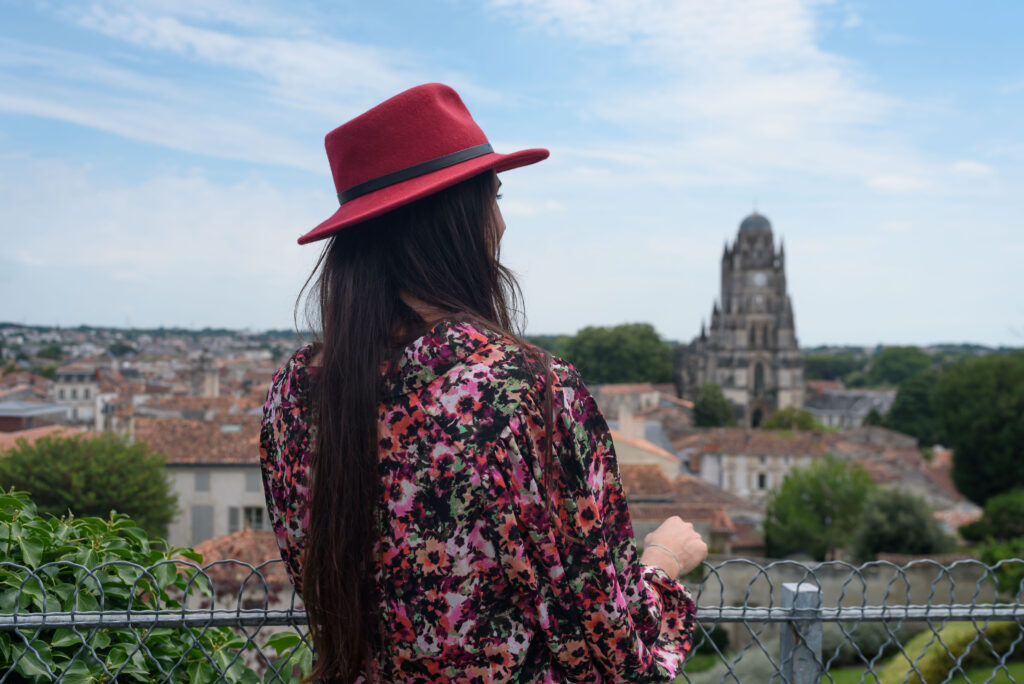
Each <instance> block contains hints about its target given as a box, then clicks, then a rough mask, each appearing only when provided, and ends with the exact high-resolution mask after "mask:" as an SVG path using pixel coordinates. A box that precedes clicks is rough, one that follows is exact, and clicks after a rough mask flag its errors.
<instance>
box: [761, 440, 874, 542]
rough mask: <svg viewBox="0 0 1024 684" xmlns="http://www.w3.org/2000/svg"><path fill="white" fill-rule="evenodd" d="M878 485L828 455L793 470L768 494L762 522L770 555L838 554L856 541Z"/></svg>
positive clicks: (866, 476) (858, 469) (865, 474)
mask: <svg viewBox="0 0 1024 684" xmlns="http://www.w3.org/2000/svg"><path fill="white" fill-rule="evenodd" d="M874 489H875V484H874V483H873V482H872V481H871V478H869V477H868V474H867V473H866V472H864V469H863V468H860V467H859V466H854V467H849V466H848V465H847V464H846V462H844V461H842V460H840V459H838V458H836V457H835V456H833V455H831V454H829V455H828V456H826V457H825V458H822V459H820V460H818V461H816V462H815V463H813V464H812V465H811V466H810V467H809V468H801V469H796V470H793V471H791V472H790V473H789V475H787V476H786V479H785V480H783V481H782V486H780V487H779V488H778V489H777V490H775V491H774V492H772V493H771V494H770V495H769V496H768V506H767V511H766V517H765V521H764V545H765V551H766V553H767V554H768V555H769V556H770V557H773V558H781V557H784V556H789V555H791V554H795V553H806V554H808V555H810V556H811V557H813V558H814V559H815V560H819V561H824V560H830V559H832V558H834V557H835V552H836V551H837V550H838V549H843V548H846V547H848V546H849V545H850V543H851V542H852V541H853V536H854V533H855V532H856V530H857V526H858V523H859V520H860V516H861V513H862V512H863V509H864V501H865V500H866V499H867V498H868V495H869V494H870V493H871V492H872V491H873V490H874Z"/></svg>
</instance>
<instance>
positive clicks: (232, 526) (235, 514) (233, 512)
mask: <svg viewBox="0 0 1024 684" xmlns="http://www.w3.org/2000/svg"><path fill="white" fill-rule="evenodd" d="M239 513H240V511H239V509H238V506H229V507H228V534H234V533H235V532H237V531H238V530H239V525H241V516H240V515H239Z"/></svg>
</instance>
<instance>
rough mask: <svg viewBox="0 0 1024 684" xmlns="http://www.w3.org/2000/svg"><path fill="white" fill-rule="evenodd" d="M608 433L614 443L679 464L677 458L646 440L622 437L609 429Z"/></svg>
mask: <svg viewBox="0 0 1024 684" xmlns="http://www.w3.org/2000/svg"><path fill="white" fill-rule="evenodd" d="M609 431H610V432H611V433H612V441H613V442H615V443H622V444H628V445H630V446H632V447H635V448H637V449H642V450H643V451H646V452H648V453H650V454H654V455H655V456H660V457H661V458H664V459H666V460H670V461H672V462H674V463H678V462H679V457H678V456H676V455H675V454H673V453H671V452H668V451H666V450H665V449H662V448H661V447H660V446H658V445H657V444H654V443H653V442H648V441H647V440H646V439H642V438H640V437H624V436H623V435H622V433H621V432H619V431H618V430H612V429H610V428H609Z"/></svg>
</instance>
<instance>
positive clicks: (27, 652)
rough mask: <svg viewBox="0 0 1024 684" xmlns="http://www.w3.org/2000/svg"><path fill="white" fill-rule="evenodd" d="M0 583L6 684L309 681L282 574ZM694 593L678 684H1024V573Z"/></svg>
mask: <svg viewBox="0 0 1024 684" xmlns="http://www.w3.org/2000/svg"><path fill="white" fill-rule="evenodd" d="M0 571H2V574H3V576H4V577H6V579H5V581H4V582H3V584H0V682H21V681H46V682H49V681H62V682H71V683H75V682H96V681H140V682H154V681H156V682H179V681H181V682H184V681H188V682H207V681H227V682H295V681H298V680H299V679H300V678H301V677H302V676H303V674H305V673H308V671H309V668H310V665H311V662H312V651H311V648H310V640H309V637H308V630H307V627H306V619H305V612H304V611H303V608H302V604H301V600H300V599H299V598H298V597H297V596H296V595H295V593H294V592H293V591H292V589H291V586H290V585H288V583H287V580H286V579H285V577H286V576H285V574H284V572H283V568H282V565H281V562H280V561H278V560H275V561H269V562H267V563H263V564H261V565H258V566H253V565H250V564H248V563H244V562H241V561H233V560H225V561H216V562H213V563H209V564H206V565H199V564H197V563H194V562H192V561H189V560H183V559H175V560H164V561H161V562H159V563H155V564H153V565H149V566H143V565H139V564H137V563H134V562H130V561H109V562H105V563H102V564H98V565H95V566H93V567H87V566H86V565H83V564H79V563H72V562H66V561H58V562H53V563H47V564H43V565H40V566H39V567H36V568H34V569H30V568H28V567H25V566H22V565H18V564H15V563H10V562H0ZM698 575H699V576H698ZM688 579H689V580H690V581H689V585H690V588H691V590H692V592H693V594H694V597H695V598H696V599H697V605H698V612H697V629H696V633H695V635H694V650H693V653H692V655H691V657H690V659H689V660H688V661H687V665H686V669H685V671H684V672H683V673H682V674H681V675H680V677H679V678H678V679H677V681H678V682H692V683H693V684H711V683H713V682H722V683H725V682H744V683H746V682H785V683H786V684H790V683H793V684H804V683H810V682H815V683H817V682H834V683H837V684H845V683H847V682H859V683H861V684H864V683H878V684H896V683H897V682H900V683H902V682H906V683H911V684H936V683H939V682H941V683H943V684H945V683H953V682H955V683H957V684H959V683H960V682H985V683H986V684H989V683H993V682H1016V681H1018V679H1021V680H1022V681H1024V677H1022V674H1021V673H1024V647H1021V646H1020V644H1021V641H1022V640H1024V628H1022V620H1024V604H1022V603H1021V590H1022V580H1024V560H1007V561H1001V562H999V563H997V564H995V565H985V564H983V563H981V562H979V561H973V560H963V561H957V562H954V563H951V564H948V565H943V564H940V563H938V562H934V561H914V562H910V563H907V564H904V565H896V564H893V563H888V562H875V563H868V564H864V565H859V566H855V565H851V564H848V563H843V562H832V563H821V564H813V565H808V564H804V563H799V562H794V561H775V562H763V563H759V562H755V561H751V560H740V559H729V560H724V561H721V562H717V563H713V564H712V563H705V564H704V565H703V566H702V568H701V569H700V570H699V571H698V572H697V573H695V574H694V575H692V576H691V577H689V578H688Z"/></svg>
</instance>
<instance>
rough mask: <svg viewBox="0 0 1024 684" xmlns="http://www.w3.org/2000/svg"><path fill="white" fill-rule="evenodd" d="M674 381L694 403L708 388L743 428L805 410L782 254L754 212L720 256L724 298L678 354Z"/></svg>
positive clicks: (768, 227)
mask: <svg viewBox="0 0 1024 684" xmlns="http://www.w3.org/2000/svg"><path fill="white" fill-rule="evenodd" d="M676 373H677V381H678V383H679V384H680V385H681V389H682V390H683V393H684V395H687V396H690V397H691V398H692V397H693V396H694V395H695V394H696V391H697V389H698V388H699V387H700V386H701V385H703V384H704V383H708V382H713V383H715V384H718V385H720V386H721V387H722V392H723V393H724V394H725V396H726V398H727V399H728V400H729V402H730V403H731V404H732V405H733V408H734V409H735V411H736V416H737V419H738V420H739V422H740V424H741V425H746V426H749V427H757V426H758V425H759V424H760V423H761V422H762V421H763V420H764V419H765V418H767V417H768V416H769V415H771V413H773V412H774V411H775V410H776V409H780V408H786V407H787V406H797V407H800V406H803V401H804V377H803V361H802V360H801V356H800V348H799V346H798V345H797V339H796V324H795V322H794V319H793V304H792V302H791V301H790V299H789V294H788V292H787V291H786V254H785V248H784V247H783V246H782V244H781V243H780V244H779V247H778V250H776V248H775V239H774V236H773V234H772V225H771V223H769V222H768V219H767V218H765V217H764V216H762V215H760V214H758V213H757V212H754V213H753V214H751V215H750V216H748V217H747V218H745V219H743V222H742V223H740V229H739V233H738V234H737V236H736V241H735V242H734V243H733V244H732V245H731V246H730V245H729V244H728V243H727V244H726V245H725V251H724V252H723V254H722V279H721V295H720V297H719V299H718V301H716V302H715V303H714V304H713V306H712V309H711V325H710V328H707V329H706V328H705V327H704V325H703V324H702V325H701V332H700V336H699V337H697V338H696V339H694V340H693V341H692V342H691V343H690V345H689V346H688V347H687V348H686V349H685V350H684V351H683V352H682V354H680V356H679V357H678V364H677V369H676Z"/></svg>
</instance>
